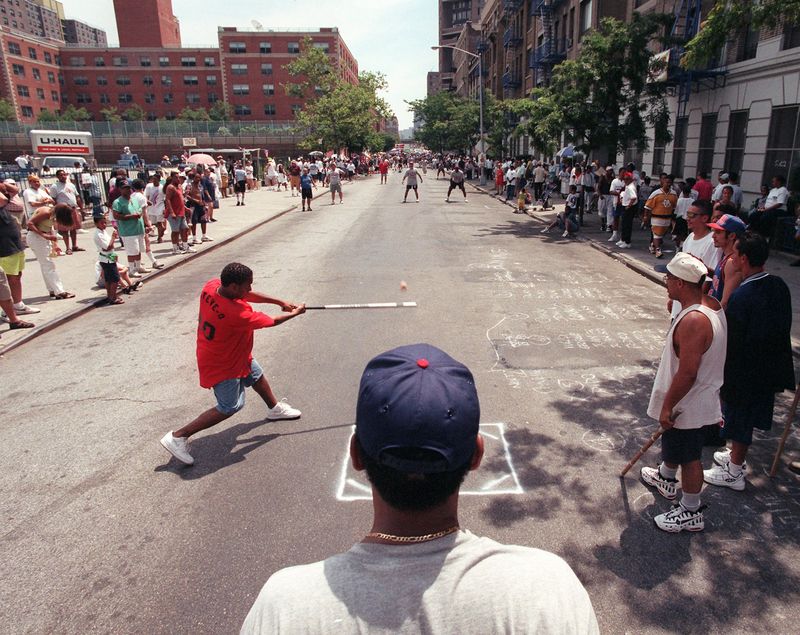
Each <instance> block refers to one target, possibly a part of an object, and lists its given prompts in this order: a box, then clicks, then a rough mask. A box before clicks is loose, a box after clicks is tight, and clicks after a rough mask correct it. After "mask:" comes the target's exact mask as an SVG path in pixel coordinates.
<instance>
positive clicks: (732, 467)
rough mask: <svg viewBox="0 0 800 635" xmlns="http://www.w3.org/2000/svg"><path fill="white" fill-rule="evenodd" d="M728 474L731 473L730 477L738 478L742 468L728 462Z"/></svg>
mask: <svg viewBox="0 0 800 635" xmlns="http://www.w3.org/2000/svg"><path fill="white" fill-rule="evenodd" d="M728 472H730V473H731V476H739V474H741V473H742V466H741V465H736V463H734V462H733V461H729V462H728Z"/></svg>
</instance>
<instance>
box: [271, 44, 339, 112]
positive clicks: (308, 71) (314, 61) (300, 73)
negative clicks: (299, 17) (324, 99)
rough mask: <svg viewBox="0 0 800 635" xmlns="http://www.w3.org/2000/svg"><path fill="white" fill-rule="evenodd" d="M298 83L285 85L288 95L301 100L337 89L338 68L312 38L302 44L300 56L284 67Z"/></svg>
mask: <svg viewBox="0 0 800 635" xmlns="http://www.w3.org/2000/svg"><path fill="white" fill-rule="evenodd" d="M283 68H284V69H285V70H286V71H287V72H288V73H289V75H290V76H291V77H292V78H293V79H295V78H296V80H297V81H295V82H287V83H285V84H283V88H284V90H285V91H286V94H287V95H289V96H290V97H297V98H300V99H303V98H306V97H312V96H321V95H326V94H328V93H329V92H331V91H332V90H333V89H334V88H336V86H337V84H338V77H337V74H336V70H337V69H336V68H335V67H334V65H333V64H332V63H331V60H330V58H329V57H328V54H327V53H326V52H325V51H324V50H323V49H321V48H317V47H316V46H314V40H312V39H311V38H310V37H306V38H305V39H303V41H302V43H301V44H300V55H299V56H298V57H297V58H295V59H294V60H292V61H291V62H289V63H288V64H286V65H285V66H284V67H283Z"/></svg>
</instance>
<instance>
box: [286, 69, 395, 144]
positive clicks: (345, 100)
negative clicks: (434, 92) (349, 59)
mask: <svg viewBox="0 0 800 635" xmlns="http://www.w3.org/2000/svg"><path fill="white" fill-rule="evenodd" d="M385 88H386V79H385V77H384V76H383V75H382V74H380V73H361V75H359V83H358V84H357V85H355V86H354V85H352V84H349V83H347V82H342V81H340V82H338V83H337V85H336V86H335V88H333V89H332V90H331V91H330V92H328V93H326V94H322V95H321V96H320V97H319V98H317V99H316V100H314V101H312V102H310V103H308V104H307V105H306V107H305V108H304V109H303V110H302V111H300V112H299V113H298V114H297V126H296V128H297V130H298V131H300V132H301V133H303V134H304V135H305V138H304V140H303V141H301V142H300V146H301V147H303V148H305V149H309V150H310V149H314V148H320V147H321V148H326V149H334V150H338V149H339V148H347V149H348V150H349V151H352V152H358V151H361V150H363V149H364V148H369V147H371V146H374V145H375V144H376V143H377V140H376V137H375V135H376V134H377V133H376V130H377V127H378V123H379V121H380V119H381V118H382V117H390V116H391V114H392V113H391V110H390V109H389V107H388V106H387V104H386V102H385V100H383V98H381V97H380V96H379V95H378V91H380V90H384V89H385Z"/></svg>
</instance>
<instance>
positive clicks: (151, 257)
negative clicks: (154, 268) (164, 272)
mask: <svg viewBox="0 0 800 635" xmlns="http://www.w3.org/2000/svg"><path fill="white" fill-rule="evenodd" d="M147 257H148V258H150V262H152V263H153V264H156V257H155V256H154V255H153V252H152V251H148V252H147Z"/></svg>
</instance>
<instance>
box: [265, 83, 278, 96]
mask: <svg viewBox="0 0 800 635" xmlns="http://www.w3.org/2000/svg"><path fill="white" fill-rule="evenodd" d="M262 89H263V90H264V94H265V95H266V96H267V97H269V96H271V95H274V94H275V84H264V85H263V86H262Z"/></svg>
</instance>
